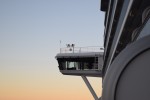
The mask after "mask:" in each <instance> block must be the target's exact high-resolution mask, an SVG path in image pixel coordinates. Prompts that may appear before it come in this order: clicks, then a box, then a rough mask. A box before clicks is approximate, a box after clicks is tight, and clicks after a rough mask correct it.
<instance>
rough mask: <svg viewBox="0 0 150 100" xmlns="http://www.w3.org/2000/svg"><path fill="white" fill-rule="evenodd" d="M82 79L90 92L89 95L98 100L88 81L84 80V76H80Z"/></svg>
mask: <svg viewBox="0 0 150 100" xmlns="http://www.w3.org/2000/svg"><path fill="white" fill-rule="evenodd" d="M81 77H82V79H83V80H84V82H85V84H86V86H87V87H88V89H89V90H90V92H91V94H92V95H93V97H94V99H95V100H98V96H97V95H96V93H95V91H94V90H93V88H92V86H91V84H90V82H89V81H88V79H87V78H86V76H81Z"/></svg>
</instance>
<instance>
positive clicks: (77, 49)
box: [60, 46, 104, 53]
mask: <svg viewBox="0 0 150 100" xmlns="http://www.w3.org/2000/svg"><path fill="white" fill-rule="evenodd" d="M102 51H104V47H102V46H87V47H64V48H60V53H86V52H102Z"/></svg>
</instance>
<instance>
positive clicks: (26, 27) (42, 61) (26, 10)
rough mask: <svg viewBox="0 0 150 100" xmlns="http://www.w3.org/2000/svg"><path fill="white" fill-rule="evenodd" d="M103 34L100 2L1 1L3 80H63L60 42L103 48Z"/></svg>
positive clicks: (60, 0)
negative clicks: (58, 54)
mask: <svg viewBox="0 0 150 100" xmlns="http://www.w3.org/2000/svg"><path fill="white" fill-rule="evenodd" d="M103 31H104V13H103V12H101V11H100V1H99V0H0V55H1V56H0V73H2V72H3V74H1V76H0V78H2V77H3V78H5V77H6V76H9V78H14V77H17V75H18V76H19V75H20V73H24V74H21V75H22V78H24V77H25V76H26V75H28V77H32V78H35V77H39V73H40V75H41V79H42V75H43V77H45V76H47V77H48V76H49V77H56V76H57V77H56V78H55V80H56V79H57V78H58V79H59V78H60V77H61V76H62V75H61V74H60V73H59V71H58V68H57V62H56V60H55V55H56V54H57V53H58V52H59V41H60V40H61V41H62V46H66V44H67V43H75V45H76V46H78V47H80V46H102V45H103V33H104V32H103ZM14 73H17V74H16V76H13V75H14ZM36 75H37V76H36ZM11 76H12V77H11ZM7 78H8V77H7ZM9 78H8V80H9ZM17 79H18V80H19V79H20V78H19V77H17ZM52 79H53V78H52ZM52 79H51V81H53V80H52ZM10 82H11V81H10ZM4 83H5V81H4ZM29 83H30V82H29ZM16 84H17V82H16ZM18 84H19V83H18ZM0 85H1V84H0ZM8 85H9V84H8ZM2 86H3V85H1V87H2ZM68 100H69V99H68Z"/></svg>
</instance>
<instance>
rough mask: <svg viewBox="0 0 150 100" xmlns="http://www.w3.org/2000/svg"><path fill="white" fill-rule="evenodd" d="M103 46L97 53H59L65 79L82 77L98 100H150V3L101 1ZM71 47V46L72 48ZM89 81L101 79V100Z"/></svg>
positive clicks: (124, 0) (145, 1)
mask: <svg viewBox="0 0 150 100" xmlns="http://www.w3.org/2000/svg"><path fill="white" fill-rule="evenodd" d="M100 2H101V3H100V4H101V6H100V10H101V11H103V12H105V20H104V26H105V28H104V46H103V47H102V49H101V48H99V50H100V51H98V52H95V51H91V52H81V51H80V49H79V52H75V49H74V46H73V45H72V46H71V48H69V50H70V52H71V53H62V52H61V53H59V54H57V55H56V59H57V61H58V64H59V69H60V72H61V73H62V74H64V75H78V76H81V77H82V78H83V80H84V82H85V83H86V85H87V86H88V88H89V90H90V92H91V94H92V95H93V97H94V99H95V100H150V95H149V93H150V86H149V84H150V77H149V76H150V1H149V0H101V1H100ZM69 47H70V46H69ZM86 77H101V78H102V96H101V97H98V96H97V95H96V94H95V92H94V90H93V89H92V87H91V85H90V83H89V81H88V80H87V78H86Z"/></svg>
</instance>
